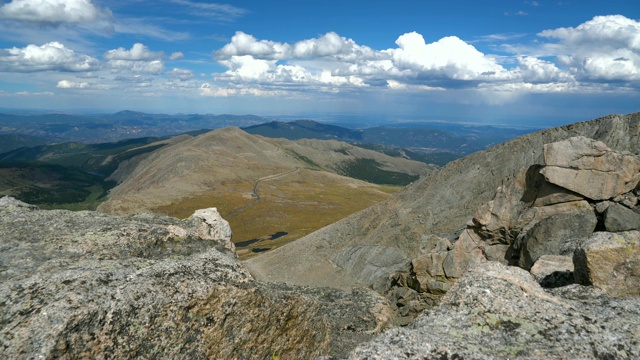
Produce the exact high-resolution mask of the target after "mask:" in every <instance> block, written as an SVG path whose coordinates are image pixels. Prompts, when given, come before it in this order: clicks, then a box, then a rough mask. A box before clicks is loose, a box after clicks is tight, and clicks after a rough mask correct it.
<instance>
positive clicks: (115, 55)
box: [104, 43, 164, 61]
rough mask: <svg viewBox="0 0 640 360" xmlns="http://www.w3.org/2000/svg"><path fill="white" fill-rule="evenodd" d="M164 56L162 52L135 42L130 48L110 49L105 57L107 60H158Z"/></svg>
mask: <svg viewBox="0 0 640 360" xmlns="http://www.w3.org/2000/svg"><path fill="white" fill-rule="evenodd" d="M163 56H164V54H163V53H162V52H154V51H150V50H149V48H147V47H146V46H144V45H143V44H141V43H135V44H133V46H132V47H131V49H130V50H127V49H125V48H121V47H120V48H117V49H114V50H109V51H107V52H106V53H105V54H104V58H105V59H107V60H128V61H138V60H158V59H161V58H162V57H163Z"/></svg>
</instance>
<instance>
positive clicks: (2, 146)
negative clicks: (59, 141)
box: [0, 134, 49, 154]
mask: <svg viewBox="0 0 640 360" xmlns="http://www.w3.org/2000/svg"><path fill="white" fill-rule="evenodd" d="M48 142H49V141H48V140H47V139H45V138H42V137H37V136H29V135H22V134H4V135H0V154H1V153H3V152H7V151H10V150H14V149H18V148H21V147H25V146H38V145H44V144H46V143H48Z"/></svg>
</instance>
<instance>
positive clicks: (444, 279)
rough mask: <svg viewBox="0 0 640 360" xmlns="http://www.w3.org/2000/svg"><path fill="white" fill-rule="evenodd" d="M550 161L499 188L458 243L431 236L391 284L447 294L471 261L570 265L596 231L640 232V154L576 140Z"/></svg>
mask: <svg viewBox="0 0 640 360" xmlns="http://www.w3.org/2000/svg"><path fill="white" fill-rule="evenodd" d="M544 159H545V165H544V166H538V165H534V166H531V167H529V168H526V169H522V170H521V171H520V172H519V174H518V176H517V177H516V179H515V180H514V181H512V182H511V183H509V184H506V185H505V186H502V187H500V188H498V190H497V191H496V195H495V197H494V199H493V200H491V201H489V202H488V203H486V204H484V205H483V206H481V208H480V209H479V210H478V212H477V213H476V215H475V216H474V217H473V219H472V220H471V221H469V223H468V224H467V228H466V229H465V230H464V231H462V233H461V235H460V236H459V237H458V239H457V240H456V241H454V242H453V244H452V243H451V242H449V240H447V239H445V238H435V237H434V238H432V239H431V241H430V243H431V246H429V247H427V249H426V251H424V252H423V254H421V255H420V256H419V257H417V258H415V259H414V260H413V261H412V262H411V265H410V268H409V269H407V270H405V271H402V272H399V273H397V274H395V275H394V276H393V277H392V278H391V281H390V286H391V287H393V286H397V285H398V284H400V285H402V286H409V287H412V288H414V289H415V290H417V291H418V292H426V293H430V294H433V295H438V294H443V293H444V292H445V291H446V290H447V289H449V288H450V287H451V286H452V284H453V282H455V281H456V279H458V278H459V277H460V276H461V275H462V274H463V273H464V272H465V270H466V269H467V267H468V266H469V264H472V263H476V262H483V261H487V260H492V261H498V262H502V263H504V264H509V265H518V266H520V267H522V268H524V269H526V270H530V269H531V268H532V266H533V265H534V264H535V263H536V261H537V260H538V259H539V258H540V257H542V256H549V255H555V256H566V257H567V258H566V259H569V261H570V260H571V256H572V254H573V252H574V250H575V249H576V248H577V247H578V246H579V244H580V241H581V240H584V239H586V238H589V237H590V236H591V234H593V233H594V231H596V230H598V231H608V232H619V231H627V230H638V229H640V208H638V207H637V204H638V195H640V192H639V190H640V189H636V186H637V185H638V182H639V181H640V158H639V157H638V156H635V155H630V154H623V153H620V152H616V151H613V150H612V149H610V148H609V147H607V146H606V145H605V144H604V143H603V142H601V141H595V140H593V139H589V138H586V137H572V138H569V139H567V140H563V141H558V142H555V143H550V144H545V145H544ZM566 259H565V262H566ZM556 261H559V260H558V259H556ZM560 262H562V261H560ZM559 266H560V267H562V266H563V265H559ZM565 270H566V269H565ZM565 270H559V271H565Z"/></svg>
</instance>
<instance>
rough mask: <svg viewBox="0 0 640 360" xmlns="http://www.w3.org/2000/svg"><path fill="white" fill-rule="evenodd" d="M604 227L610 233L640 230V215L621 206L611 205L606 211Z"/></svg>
mask: <svg viewBox="0 0 640 360" xmlns="http://www.w3.org/2000/svg"><path fill="white" fill-rule="evenodd" d="M604 227H605V229H606V230H607V231H609V232H619V231H629V230H640V214H638V213H636V212H635V211H633V210H631V209H629V208H628V207H626V206H623V205H620V204H615V203H614V204H611V205H609V206H608V207H607V209H606V210H605V211H604Z"/></svg>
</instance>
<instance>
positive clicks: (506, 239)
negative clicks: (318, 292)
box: [352, 137, 640, 359]
mask: <svg viewBox="0 0 640 360" xmlns="http://www.w3.org/2000/svg"><path fill="white" fill-rule="evenodd" d="M544 159H545V165H544V166H537V165H536V166H531V167H529V168H526V169H522V170H521V171H520V173H519V175H518V176H517V177H516V178H515V179H514V181H513V182H511V183H509V184H506V185H505V186H503V187H500V188H499V189H498V190H497V192H496V196H495V197H494V199H493V200H491V201H489V202H488V203H486V204H484V205H483V206H482V207H481V208H480V210H479V211H478V212H477V213H476V215H475V216H474V217H473V219H472V220H471V221H469V223H468V224H467V227H466V229H464V231H462V233H461V235H460V236H459V237H458V239H457V240H456V241H454V242H450V241H449V240H447V239H444V238H432V239H431V241H430V243H431V246H430V247H427V251H425V252H424V253H423V254H421V255H420V256H419V257H418V258H416V259H414V260H413V261H412V262H411V264H410V266H409V268H408V269H407V270H405V271H401V272H398V273H396V274H394V276H392V277H391V280H390V288H391V289H390V290H389V291H388V292H387V296H388V297H389V298H390V299H392V300H394V301H396V302H398V294H402V295H403V296H405V297H408V298H410V299H412V300H413V301H414V302H416V301H417V300H420V299H425V298H427V299H429V300H431V302H430V303H431V304H432V303H434V301H433V298H434V297H437V296H441V295H442V294H445V293H446V295H444V297H442V299H441V303H440V304H439V305H437V306H436V308H435V309H434V310H432V311H430V312H429V313H428V314H424V315H422V316H419V317H418V318H417V320H416V321H415V322H414V323H412V324H410V325H409V326H408V327H407V328H403V329H394V330H391V331H389V332H387V333H385V334H383V335H382V336H380V337H379V338H377V339H375V340H373V341H371V342H370V343H369V344H367V345H364V346H361V347H360V348H359V349H358V350H356V351H355V352H354V353H353V354H352V355H353V357H354V358H360V357H366V358H415V357H417V358H456V357H460V358H467V357H470V358H482V359H484V358H555V357H567V358H637V357H638V356H640V338H639V337H638V334H640V324H639V323H638V322H637V321H636V320H635V319H637V316H638V315H640V298H639V297H638V296H640V231H638V230H640V207H639V206H638V196H639V195H640V191H639V190H640V189H639V188H640V187H639V186H638V183H639V181H640V158H639V157H638V156H635V155H630V154H625V153H621V152H616V151H613V150H612V149H610V148H609V147H607V146H606V145H605V144H604V143H602V142H600V141H595V140H593V139H589V138H585V137H572V138H569V139H566V140H563V141H559V142H555V143H550V144H546V145H545V146H544ZM508 265H512V266H508ZM527 270H528V271H529V272H528V271H527ZM406 287H410V288H412V289H413V290H415V291H416V292H417V293H418V295H415V294H413V295H411V294H409V296H407V293H406V292H405V293H402V292H401V291H399V289H400V288H406ZM424 294H429V295H430V296H425V295H424ZM400 301H402V302H401V303H400V304H401V306H397V305H396V308H398V309H397V310H396V311H400V315H404V316H405V318H404V319H403V320H404V321H403V322H401V323H402V324H406V323H409V321H408V319H406V317H407V316H410V315H414V316H415V314H417V313H419V311H418V310H420V309H421V308H420V306H421V307H422V308H425V307H426V306H427V305H428V304H425V303H422V304H416V305H414V304H413V303H411V302H408V303H407V301H406V299H400ZM412 305H413V306H414V311H410V309H406V308H407V307H408V306H412ZM402 311H404V313H403V312H402Z"/></svg>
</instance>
